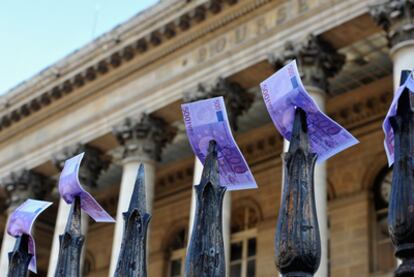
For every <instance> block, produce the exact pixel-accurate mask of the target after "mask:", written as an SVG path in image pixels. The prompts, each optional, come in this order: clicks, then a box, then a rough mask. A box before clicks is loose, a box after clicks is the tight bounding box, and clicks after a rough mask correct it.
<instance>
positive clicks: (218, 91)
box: [184, 78, 254, 276]
mask: <svg viewBox="0 0 414 277" xmlns="http://www.w3.org/2000/svg"><path fill="white" fill-rule="evenodd" d="M218 96H223V97H224V102H225V104H226V109H227V114H228V117H229V121H230V126H231V127H232V128H233V130H237V129H238V125H237V118H238V117H239V116H240V115H242V114H243V113H244V112H245V111H247V110H248V109H249V108H250V106H251V105H252V103H253V100H254V96H253V95H252V94H249V93H248V92H247V91H246V90H245V89H243V88H242V87H241V86H240V85H239V84H238V83H236V82H230V81H228V80H226V79H223V78H218V79H217V80H215V81H214V82H212V83H211V84H199V85H198V87H197V89H196V90H194V91H192V92H188V93H186V94H185V95H184V102H193V101H198V100H202V99H208V98H213V97H218ZM202 171H203V165H202V164H201V162H200V161H199V160H198V158H197V157H196V158H195V162H194V177H193V186H194V185H198V184H199V182H200V179H201V174H202ZM194 213H195V191H194V188H193V193H192V196H191V211H190V220H189V224H190V225H189V228H188V230H189V232H188V239H189V240H190V239H191V232H192V229H193V222H194ZM230 237H231V193H230V191H227V192H226V194H225V196H224V200H223V241H224V251H225V257H226V275H227V276H229V273H230Z"/></svg>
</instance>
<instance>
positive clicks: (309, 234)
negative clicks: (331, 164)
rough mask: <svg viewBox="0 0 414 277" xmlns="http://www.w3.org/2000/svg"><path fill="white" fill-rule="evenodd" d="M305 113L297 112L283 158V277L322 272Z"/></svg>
mask: <svg viewBox="0 0 414 277" xmlns="http://www.w3.org/2000/svg"><path fill="white" fill-rule="evenodd" d="M306 126H307V125H306V113H305V112H304V111H303V110H302V109H300V108H297V109H296V112H295V121H294V124H293V129H292V136H291V141H290V146H289V151H288V152H287V153H285V154H284V155H283V162H284V163H283V166H284V174H285V177H284V185H283V192H282V203H281V207H280V210H279V217H278V221H277V227H276V235H275V262H276V266H277V268H278V270H279V271H280V272H281V273H282V275H283V276H286V277H287V276H289V277H305V276H306V277H308V276H313V274H314V273H315V272H316V271H317V269H318V268H319V264H320V260H321V241H320V234H319V226H318V220H317V215H316V206H315V195H314V184H313V175H314V167H315V162H316V154H315V153H310V152H309V145H308V135H307V127H306Z"/></svg>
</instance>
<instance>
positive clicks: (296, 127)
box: [288, 107, 309, 152]
mask: <svg viewBox="0 0 414 277" xmlns="http://www.w3.org/2000/svg"><path fill="white" fill-rule="evenodd" d="M307 133H308V126H307V124H306V112H305V111H304V110H302V109H301V108H299V107H297V108H296V110H295V120H294V121H293V128H292V134H291V138H290V144H289V151H288V152H295V151H296V150H297V149H299V148H301V149H303V150H305V151H306V150H308V148H309V144H308V134H307Z"/></svg>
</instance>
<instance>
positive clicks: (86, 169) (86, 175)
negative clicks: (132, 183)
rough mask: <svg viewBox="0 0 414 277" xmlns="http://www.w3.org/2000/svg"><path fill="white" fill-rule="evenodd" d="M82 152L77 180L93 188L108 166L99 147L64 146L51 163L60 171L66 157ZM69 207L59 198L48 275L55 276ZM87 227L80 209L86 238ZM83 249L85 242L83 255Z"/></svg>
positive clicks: (84, 216) (86, 218)
mask: <svg viewBox="0 0 414 277" xmlns="http://www.w3.org/2000/svg"><path fill="white" fill-rule="evenodd" d="M82 152H85V156H84V158H83V161H82V164H81V167H80V169H79V181H80V182H81V184H82V185H83V186H85V187H86V188H88V189H92V190H93V189H96V188H97V187H98V184H97V180H98V178H99V175H100V173H101V172H102V170H103V169H106V168H107V167H108V163H107V162H104V161H103V160H101V158H100V156H101V155H102V152H101V151H100V150H99V149H97V148H94V147H91V146H88V145H84V144H76V145H74V146H72V147H66V148H64V149H63V150H62V151H61V152H60V153H58V154H56V155H55V156H54V157H53V163H54V164H55V166H56V168H57V169H58V170H59V171H62V169H63V166H64V164H65V161H66V160H67V159H69V158H71V157H73V156H75V155H77V154H80V153H82ZM58 180H59V176H57V182H56V189H58V187H57V185H58ZM70 208H71V205H69V204H67V203H66V202H65V201H64V200H63V199H61V198H59V208H58V213H57V216H56V223H55V231H54V233H53V241H52V249H51V251H50V258H49V267H48V273H47V276H48V277H52V276H55V271H56V265H57V262H58V258H59V248H60V244H59V236H60V235H62V234H63V233H64V232H65V227H66V222H67V220H68V216H69V212H70ZM88 227H89V216H88V215H87V214H86V213H84V212H83V211H82V218H81V228H82V234H83V235H85V239H86V240H87V234H88ZM85 249H86V242H85V244H84V246H83V248H82V256H84V253H85ZM83 261H84V259H83V258H82V259H81V272H82V270H83Z"/></svg>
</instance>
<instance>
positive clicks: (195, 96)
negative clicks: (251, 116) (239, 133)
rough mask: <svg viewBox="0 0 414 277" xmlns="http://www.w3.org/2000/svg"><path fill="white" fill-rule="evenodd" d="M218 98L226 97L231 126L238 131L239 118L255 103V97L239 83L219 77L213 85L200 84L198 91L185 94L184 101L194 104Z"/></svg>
mask: <svg viewBox="0 0 414 277" xmlns="http://www.w3.org/2000/svg"><path fill="white" fill-rule="evenodd" d="M218 96H223V97H224V102H225V103H226V108H227V111H228V116H229V120H230V124H231V126H232V128H233V129H234V130H237V127H238V126H237V118H238V117H239V116H240V115H242V114H243V113H244V112H246V111H247V110H248V109H249V108H250V107H251V105H252V104H253V101H254V95H253V94H251V93H248V92H247V91H246V90H245V89H244V88H243V87H242V86H241V85H240V84H238V83H237V82H232V81H229V80H228V79H224V78H222V77H219V78H217V79H216V80H214V81H213V82H211V83H200V84H198V86H197V89H195V90H193V91H190V92H187V93H185V94H184V97H183V100H184V102H193V101H198V100H202V99H207V98H213V97H218Z"/></svg>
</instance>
